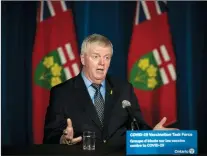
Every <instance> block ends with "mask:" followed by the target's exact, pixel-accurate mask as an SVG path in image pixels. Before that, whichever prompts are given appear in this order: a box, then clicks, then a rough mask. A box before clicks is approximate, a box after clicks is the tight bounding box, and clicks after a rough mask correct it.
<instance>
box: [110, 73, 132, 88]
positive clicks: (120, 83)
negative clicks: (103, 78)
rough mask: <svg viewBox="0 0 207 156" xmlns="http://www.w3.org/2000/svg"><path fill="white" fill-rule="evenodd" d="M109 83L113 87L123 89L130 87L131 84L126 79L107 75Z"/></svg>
mask: <svg viewBox="0 0 207 156" xmlns="http://www.w3.org/2000/svg"><path fill="white" fill-rule="evenodd" d="M107 81H108V82H109V84H110V85H111V86H114V87H118V88H123V87H125V86H129V85H130V82H129V81H128V80H126V79H124V78H120V77H118V76H112V75H107Z"/></svg>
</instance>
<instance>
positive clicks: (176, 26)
mask: <svg viewBox="0 0 207 156" xmlns="http://www.w3.org/2000/svg"><path fill="white" fill-rule="evenodd" d="M37 7H38V2H37V1H36V2H30V1H28V2H26V1H25V2H24V1H22V2H11V1H8V2H7V1H1V13H2V16H1V17H2V18H1V22H2V24H1V32H2V37H1V66H2V69H1V80H2V83H1V84H2V85H1V89H2V92H1V93H2V95H1V117H2V118H1V119H2V122H1V129H2V130H1V133H2V134H1V136H2V137H1V139H2V140H1V141H2V144H3V145H6V144H9V145H21V144H22V145H25V144H32V143H33V137H32V135H33V134H32V133H33V131H32V89H31V88H32V76H31V75H32V53H33V46H34V42H35V33H36V26H37V24H36V16H37ZM71 9H72V12H73V20H74V25H75V31H76V37H77V43H78V52H80V45H81V43H82V41H83V39H84V38H85V37H86V36H88V35H89V34H92V33H99V34H103V35H105V36H106V37H108V38H109V39H110V40H111V41H112V43H113V46H114V55H113V58H112V62H111V66H110V69H109V73H110V74H111V75H114V76H118V77H120V78H122V79H124V80H127V58H128V52H129V46H130V41H131V36H132V30H133V20H134V15H135V9H136V2H135V1H126V2H125V1H104V2H103V1H97V2H95V1H73V2H72V5H71ZM167 11H168V20H169V21H168V22H169V26H170V32H171V36H172V42H173V48H174V52H175V57H176V71H177V82H176V83H177V84H176V85H177V108H178V109H177V114H178V116H177V119H178V122H177V123H175V124H174V126H176V127H178V128H180V129H184V130H188V129H190V130H198V148H199V152H204V151H205V150H206V149H205V141H206V139H207V134H206V133H205V130H206V113H207V111H206V108H207V106H206V104H207V92H206V87H207V82H206V80H207V61H206V60H205V59H206V58H207V2H202V1H200V2H197V1H196V2H193V1H191V2H185V1H184V2H178V1H174V2H173V1H169V2H167ZM169 100H170V97H169ZM166 111H170V110H166Z"/></svg>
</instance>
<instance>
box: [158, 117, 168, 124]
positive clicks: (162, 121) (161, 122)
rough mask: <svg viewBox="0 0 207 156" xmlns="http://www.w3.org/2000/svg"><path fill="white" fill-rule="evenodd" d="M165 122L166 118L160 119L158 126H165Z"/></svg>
mask: <svg viewBox="0 0 207 156" xmlns="http://www.w3.org/2000/svg"><path fill="white" fill-rule="evenodd" d="M166 120H167V118H166V117H164V118H162V120H161V121H160V122H159V125H160V126H163V125H164V124H165V122H166Z"/></svg>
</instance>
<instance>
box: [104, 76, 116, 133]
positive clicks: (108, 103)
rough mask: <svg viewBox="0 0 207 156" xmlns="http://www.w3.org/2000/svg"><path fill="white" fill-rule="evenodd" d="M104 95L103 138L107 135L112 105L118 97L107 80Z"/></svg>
mask: <svg viewBox="0 0 207 156" xmlns="http://www.w3.org/2000/svg"><path fill="white" fill-rule="evenodd" d="M106 80H107V81H106V94H105V108H104V137H106V136H107V135H108V134H107V133H108V126H109V123H110V118H111V116H112V111H113V109H114V105H115V103H116V101H117V99H118V97H119V92H118V91H117V90H116V88H115V87H114V86H113V84H111V83H110V81H109V79H106Z"/></svg>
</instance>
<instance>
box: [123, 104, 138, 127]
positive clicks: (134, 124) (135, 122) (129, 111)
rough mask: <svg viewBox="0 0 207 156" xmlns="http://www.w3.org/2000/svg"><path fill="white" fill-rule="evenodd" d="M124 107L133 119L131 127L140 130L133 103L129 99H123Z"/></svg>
mask: <svg viewBox="0 0 207 156" xmlns="http://www.w3.org/2000/svg"><path fill="white" fill-rule="evenodd" d="M122 108H124V109H126V110H127V112H128V114H129V117H130V120H131V129H132V130H139V125H138V122H137V120H136V118H135V117H134V113H133V111H132V108H131V103H130V102H129V101H127V100H123V101H122Z"/></svg>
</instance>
